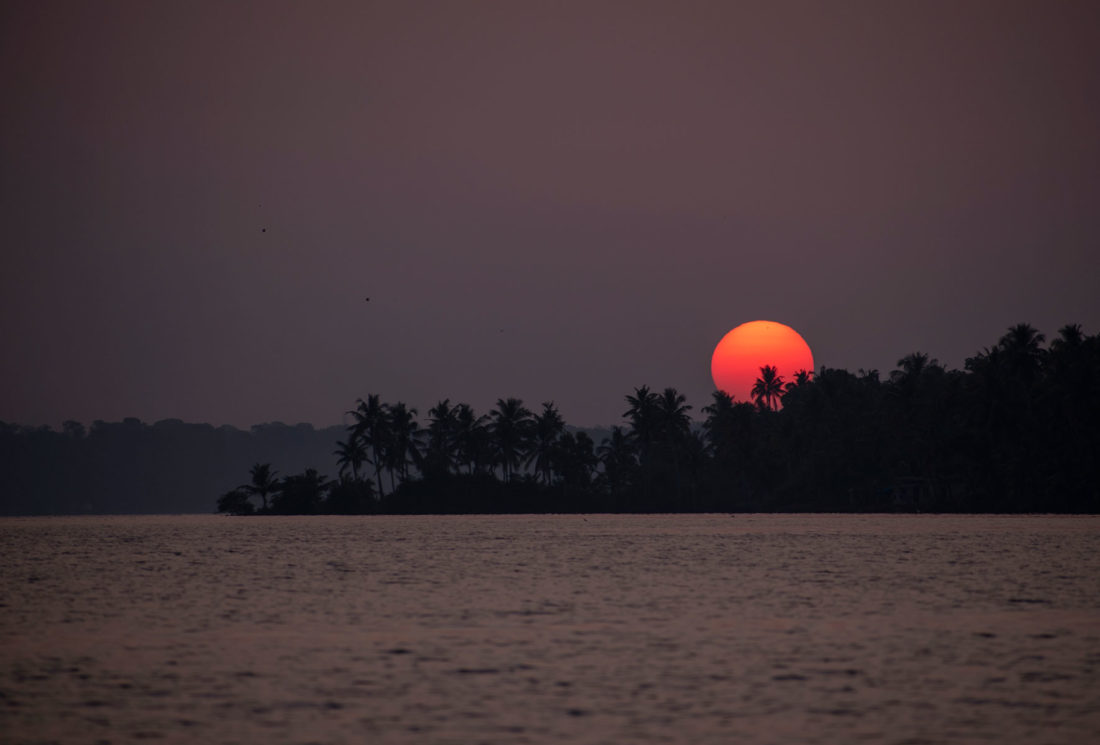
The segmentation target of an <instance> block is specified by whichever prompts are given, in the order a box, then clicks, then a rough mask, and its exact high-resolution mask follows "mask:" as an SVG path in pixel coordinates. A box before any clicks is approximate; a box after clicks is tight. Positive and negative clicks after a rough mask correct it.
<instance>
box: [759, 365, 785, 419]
mask: <svg viewBox="0 0 1100 745" xmlns="http://www.w3.org/2000/svg"><path fill="white" fill-rule="evenodd" d="M782 395H783V376H782V375H779V374H778V370H776V368H774V367H772V366H771V365H764V366H763V367H762V368H760V377H759V378H757V379H756V383H755V384H753V387H752V398H753V400H754V401H755V402H756V405H757V406H758V407H760V408H761V409H769V410H771V411H775V410H776V409H778V408H779V400H780V398H781V397H782Z"/></svg>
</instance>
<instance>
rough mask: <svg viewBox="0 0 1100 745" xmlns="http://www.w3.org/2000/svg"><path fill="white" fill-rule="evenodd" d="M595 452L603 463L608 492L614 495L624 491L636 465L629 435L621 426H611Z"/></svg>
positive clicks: (604, 479)
mask: <svg viewBox="0 0 1100 745" xmlns="http://www.w3.org/2000/svg"><path fill="white" fill-rule="evenodd" d="M596 454H597V456H599V459H600V463H602V464H603V481H604V482H605V483H606V485H607V490H608V492H609V493H610V494H611V495H612V496H615V495H616V494H618V493H620V492H622V491H625V490H626V487H627V486H628V485H629V483H630V480H631V478H632V477H633V474H634V470H635V469H636V468H637V467H638V462H637V461H636V460H635V459H634V445H633V443H632V442H631V440H630V435H629V434H628V433H627V432H625V431H623V428H622V427H618V426H615V427H612V428H611V436H610V437H608V438H607V439H605V440H604V441H603V442H602V443H600V446H599V447H598V448H596Z"/></svg>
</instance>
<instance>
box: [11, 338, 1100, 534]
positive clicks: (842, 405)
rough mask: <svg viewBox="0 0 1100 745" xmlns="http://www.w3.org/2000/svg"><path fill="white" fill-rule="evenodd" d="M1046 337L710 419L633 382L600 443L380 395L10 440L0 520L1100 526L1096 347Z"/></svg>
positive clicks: (529, 420)
mask: <svg viewBox="0 0 1100 745" xmlns="http://www.w3.org/2000/svg"><path fill="white" fill-rule="evenodd" d="M1045 341H1046V339H1045V337H1044V335H1043V334H1041V333H1040V332H1039V331H1037V330H1036V329H1035V328H1034V327H1032V326H1030V325H1028V324H1019V325H1016V326H1012V327H1011V328H1009V329H1008V331H1007V333H1005V334H1004V335H1003V336H1002V337H1001V338H1000V339H999V340H998V341H997V342H996V343H995V344H993V345H992V346H990V347H987V348H984V349H982V350H981V351H980V352H978V353H977V354H975V355H974V356H973V357H970V358H969V359H967V360H966V362H965V365H964V369H963V370H949V369H946V368H945V367H944V366H943V365H941V364H939V362H937V361H936V360H935V359H932V358H930V357H929V355H927V354H925V353H922V352H914V353H912V354H909V355H907V356H905V357H903V358H901V359H900V360H898V362H897V368H896V369H895V370H893V371H891V372H890V373H889V374H888V375H886V376H882V375H880V374H879V372H878V371H877V370H862V369H861V370H858V371H857V372H855V373H852V372H849V371H847V370H842V369H833V368H827V367H822V368H820V369H819V370H817V371H816V372H814V373H812V374H811V373H810V372H807V371H803V372H800V373H798V374H796V375H795V376H794V377H793V378H792V379H790V380H785V379H784V378H783V376H781V375H778V374H777V373H776V371H775V369H773V368H771V367H770V366H764V367H763V368H761V371H760V377H759V378H758V380H757V381H756V385H755V386H754V387H753V390H752V396H753V400H752V401H737V400H734V399H732V398H731V397H730V396H729V395H727V394H726V393H723V392H721V391H716V392H715V393H714V394H713V395H712V398H711V400H710V401H709V402H708V403H707V404H706V405H705V406H703V407H702V409H701V410H700V413H701V414H702V415H703V417H704V418H703V419H702V420H701V421H697V420H695V419H693V418H692V416H691V413H692V411H693V407H692V406H691V405H690V404H689V403H688V402H687V400H686V399H685V397H684V396H683V394H681V393H680V392H678V391H677V390H676V389H674V388H664V389H660V390H658V389H651V388H650V387H648V386H645V385H642V386H639V387H636V388H634V389H633V390H632V391H631V392H629V393H627V394H626V395H625V396H624V399H623V405H624V410H623V422H622V423H621V424H619V425H616V426H613V427H611V428H609V429H605V430H594V429H589V430H586V429H583V428H578V427H572V426H569V425H568V424H567V423H566V422H565V421H564V419H563V418H562V416H561V414H560V412H559V411H558V409H557V407H556V406H555V404H554V403H553V402H549V401H548V402H544V403H541V404H540V405H537V406H534V407H528V406H527V405H526V404H525V403H524V402H523V401H521V400H519V399H517V398H501V399H498V400H497V402H496V405H495V406H494V407H493V408H492V409H491V410H490V411H488V412H487V413H479V412H477V411H475V410H474V409H473V408H472V407H471V406H469V405H468V404H465V403H461V402H458V403H453V402H451V401H450V400H449V399H444V400H441V401H438V402H437V403H436V404H435V405H434V406H432V407H431V408H429V409H428V410H427V411H426V416H425V418H424V420H423V423H422V421H421V419H420V416H419V412H418V411H417V409H415V408H412V407H410V406H409V405H407V404H406V403H404V402H400V401H395V402H387V401H385V400H383V399H382V398H381V396H379V395H378V394H373V393H372V394H369V395H367V396H366V397H365V398H362V399H359V400H358V401H356V402H355V406H354V408H352V409H351V410H350V411H349V412H348V413H349V415H350V421H351V423H350V425H349V426H347V427H344V428H341V427H334V428H327V429H323V430H315V429H314V428H313V427H312V426H310V425H297V426H295V427H288V426H287V425H282V424H272V425H262V426H258V427H254V428H253V429H252V431H250V432H242V431H240V430H235V429H233V428H226V427H221V428H214V427H212V426H210V425H187V424H184V423H182V422H179V421H178V420H168V421H166V422H158V423H156V424H155V425H152V426H148V425H145V424H143V423H141V422H140V421H138V420H136V419H127V420H124V421H123V422H122V423H115V424H109V423H104V422H95V423H94V424H93V425H92V427H91V430H90V431H86V430H85V429H84V427H83V425H81V424H79V423H77V422H67V423H66V424H65V425H64V427H63V428H62V431H61V432H56V431H53V430H52V429H49V428H46V427H21V426H17V425H11V424H3V423H0V476H2V482H3V484H4V485H5V488H4V489H3V490H2V492H0V511H2V512H3V513H4V514H51V513H80V512H106V513H125V512H172V511H180V512H186V511H201V510H203V509H204V508H203V507H201V506H199V507H196V500H200V503H201V504H205V505H206V507H205V509H210V508H211V507H214V506H216V508H217V510H218V511H220V512H224V513H229V514H234V515H254V514H259V515H262V514H280V515H287V514H386V513H391V514H435V513H544V512H751V511H764V512H767V511H776V512H794V511H799V512H820V511H827V512H836V511H839V512H915V511H923V512H997V513H1019V512H1062V513H1097V512H1100V465H1098V460H1100V459H1098V458H1097V453H1100V336H1096V335H1092V336H1089V335H1086V334H1085V333H1083V331H1082V329H1081V327H1080V326H1078V325H1067V326H1064V327H1062V328H1061V329H1060V331H1059V332H1058V336H1057V337H1056V338H1054V339H1053V340H1052V341H1051V342H1050V343H1049V345H1046V344H1045ZM234 483H236V484H238V486H233V487H229V488H227V486H228V485H229V484H234ZM219 484H221V486H219ZM219 495H220V496H219Z"/></svg>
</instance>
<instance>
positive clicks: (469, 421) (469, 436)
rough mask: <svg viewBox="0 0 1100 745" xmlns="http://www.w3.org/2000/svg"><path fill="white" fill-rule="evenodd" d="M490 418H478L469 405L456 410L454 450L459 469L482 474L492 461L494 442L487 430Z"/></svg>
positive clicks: (463, 405) (459, 406)
mask: <svg viewBox="0 0 1100 745" xmlns="http://www.w3.org/2000/svg"><path fill="white" fill-rule="evenodd" d="M488 422H489V417H487V416H484V415H482V416H478V415H477V414H476V413H475V412H474V410H473V408H472V407H471V406H470V405H469V404H459V405H458V406H456V407H455V408H454V424H455V433H454V449H455V456H456V462H457V465H458V466H459V467H461V466H463V465H464V466H466V472H467V473H470V474H474V473H481V472H482V470H483V469H484V468H485V467H486V466H487V465H488V464H489V461H491V460H492V448H493V446H492V442H491V440H490V437H489V430H488V428H487V425H488Z"/></svg>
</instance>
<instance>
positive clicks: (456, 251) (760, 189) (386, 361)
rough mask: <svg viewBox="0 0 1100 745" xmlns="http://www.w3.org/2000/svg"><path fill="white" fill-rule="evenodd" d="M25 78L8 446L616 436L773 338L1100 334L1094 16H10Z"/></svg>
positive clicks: (367, 11) (92, 12) (8, 114)
mask: <svg viewBox="0 0 1100 745" xmlns="http://www.w3.org/2000/svg"><path fill="white" fill-rule="evenodd" d="M0 64H2V66H3V69H4V70H5V71H7V74H6V75H5V76H3V78H2V79H0V93H2V95H3V100H4V101H5V112H4V115H3V116H2V117H0V158H2V163H3V167H2V168H0V231H2V232H0V242H2V245H3V247H4V249H3V253H2V264H0V339H2V340H3V352H2V354H0V381H2V386H0V391H2V393H0V421H8V422H14V423H19V424H29V425H37V424H53V425H56V424H58V423H60V422H61V421H62V420H66V419H76V420H80V421H84V422H90V421H92V420H94V419H104V420H112V421H113V420H119V419H122V418H123V417H127V416H135V417H139V418H141V419H143V420H145V421H150V422H151V421H156V420H159V419H164V418H179V419H183V420H186V421H205V422H211V423H214V424H233V425H237V426H248V425H251V424H255V423H261V422H269V421H276V420H281V421H285V422H288V423H294V422H301V421H308V422H311V423H313V424H315V425H317V426H326V425H330V424H337V423H340V422H341V416H342V414H343V412H345V411H347V410H348V409H350V408H352V407H353V406H354V402H355V399H356V398H358V397H361V396H362V397H365V396H366V395H367V394H368V393H378V394H380V395H381V396H382V397H383V398H384V399H385V400H386V401H398V400H400V401H405V402H406V403H408V404H409V405H410V406H415V407H417V408H419V410H420V413H421V415H423V414H424V413H425V412H426V411H427V409H428V408H429V407H431V406H432V405H433V404H434V403H435V402H436V401H438V400H440V399H443V398H450V399H451V400H452V402H455V401H464V402H467V403H469V404H471V405H472V406H473V407H474V408H475V409H477V410H478V411H479V412H485V411H487V410H488V409H489V408H490V407H491V406H492V405H493V403H494V402H495V400H496V399H497V398H501V397H508V396H516V397H519V398H522V399H524V400H525V402H526V403H527V404H528V406H529V407H532V408H534V407H535V406H537V405H538V404H539V403H540V402H541V401H547V400H553V401H555V402H556V403H557V404H558V406H559V408H560V409H561V412H562V415H563V416H564V418H565V419H566V420H567V421H568V422H570V423H571V424H576V425H579V426H599V425H608V424H615V423H618V422H620V421H621V414H622V412H623V411H624V404H623V396H624V395H626V394H627V393H629V392H631V390H632V389H633V388H634V387H635V386H639V385H643V384H647V385H650V386H651V387H657V388H663V387H665V386H674V387H676V388H678V389H679V390H680V391H681V392H682V393H684V394H685V395H686V396H687V398H688V401H689V403H691V404H692V405H693V406H694V407H695V408H694V411H693V412H692V413H693V414H695V415H696V416H698V415H699V409H700V408H701V407H703V406H705V405H706V404H707V403H708V402H709V400H710V395H711V392H712V391H713V389H714V386H713V383H712V382H711V379H710V367H709V365H710V355H711V352H712V351H713V349H714V346H715V344H717V342H718V341H719V339H721V338H722V336H723V335H724V334H725V333H726V332H727V331H729V330H730V329H732V328H733V327H734V326H737V325H738V324H740V323H743V322H745V321H751V320H756V319H768V320H774V321H779V322H781V323H784V324H787V325H790V326H791V327H793V328H794V329H796V330H797V331H798V332H799V333H800V334H801V335H802V336H803V337H804V338H805V339H806V341H807V342H808V343H809V345H810V347H811V348H812V350H813V354H814V357H815V360H816V363H817V365H818V366H819V367H820V366H821V365H825V366H828V367H840V368H846V369H849V370H852V371H855V370H857V369H860V368H864V369H878V370H880V371H881V372H882V373H883V374H884V375H885V374H886V373H888V372H889V371H890V370H891V369H893V367H894V364H895V362H896V361H897V360H898V359H899V358H901V357H903V356H904V355H906V354H909V353H910V352H914V351H918V350H919V351H923V352H926V353H928V354H929V355H931V356H932V357H935V358H938V359H939V360H940V361H941V362H942V363H943V364H945V365H947V366H948V367H954V368H961V367H962V365H963V362H964V360H965V358H966V357H967V356H970V355H973V354H974V353H976V352H978V351H980V350H981V349H982V348H983V347H986V346H989V345H991V344H993V343H995V342H996V341H997V339H999V338H1000V337H1001V335H1002V334H1003V333H1004V332H1005V330H1006V328H1007V327H1008V326H1009V325H1012V324H1015V323H1021V322H1027V323H1030V324H1032V325H1033V326H1035V327H1037V328H1038V329H1039V330H1040V331H1042V332H1044V333H1045V334H1046V335H1047V339H1048V340H1049V339H1050V338H1052V337H1054V336H1055V335H1056V334H1057V330H1058V328H1059V327H1061V326H1062V325H1064V324H1067V323H1080V324H1081V325H1082V326H1083V328H1084V330H1085V331H1086V333H1089V334H1095V333H1097V332H1098V331H1100V300H1098V299H1097V297H1098V295H1100V293H1098V292H1097V290H1096V285H1097V277H1098V276H1100V210H1098V209H1097V206H1098V205H1100V136H1098V133H1100V4H1098V3H1094V2H1058V3H1038V2H992V1H983V2H973V3H966V4H959V3H950V2H942V3H941V2H931V3H906V4H902V3H893V4H888V5H884V4H881V3H874V2H845V3H836V4H825V3H812V2H808V3H803V2H793V3H775V4H772V3H767V4H732V3H692V2H689V3H676V4H671V3H636V2H630V3H619V2H595V3H587V2H586V3H562V4H554V5H546V6H544V5H541V4H539V5H536V4H527V3H519V4H513V3H487V2H470V3H418V2H401V3H371V4H364V3H310V4H304V3H281V2H240V3H232V4H221V3H206V2H199V3H186V4H184V3H143V2H100V3H81V2H71V3H70V2H42V3H19V4H16V3H8V4H6V5H4V6H3V8H2V9H0ZM367 298H369V301H368V300H367Z"/></svg>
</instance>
